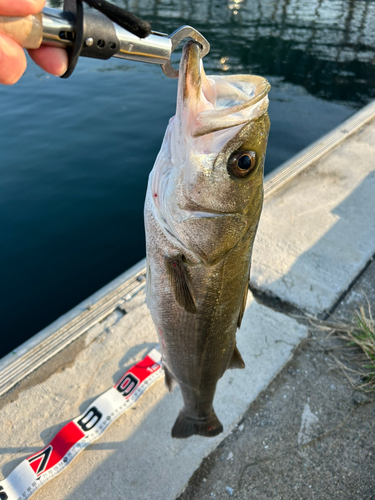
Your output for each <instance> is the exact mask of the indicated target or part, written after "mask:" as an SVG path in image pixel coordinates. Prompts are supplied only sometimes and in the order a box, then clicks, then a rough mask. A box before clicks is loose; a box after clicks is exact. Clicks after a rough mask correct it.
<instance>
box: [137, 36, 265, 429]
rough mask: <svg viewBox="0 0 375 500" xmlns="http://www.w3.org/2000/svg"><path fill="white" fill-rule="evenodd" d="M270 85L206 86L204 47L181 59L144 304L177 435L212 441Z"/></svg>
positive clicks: (149, 237) (255, 216)
mask: <svg viewBox="0 0 375 500" xmlns="http://www.w3.org/2000/svg"><path fill="white" fill-rule="evenodd" d="M269 88H270V87H269V84H268V82H267V81H266V80H265V79H263V78H261V77H257V76H252V75H245V76H244V75H239V76H230V77H219V76H217V77H207V76H206V75H205V73H204V70H203V65H202V61H201V58H200V48H199V45H198V44H197V43H195V42H188V43H187V44H186V45H185V47H184V50H183V54H182V58H181V63H180V73H179V84H178V96H177V109H176V115H175V116H174V117H173V118H172V119H171V120H170V123H169V125H168V128H167V130H166V133H165V137H164V140H163V144H162V147H161V150H160V153H159V155H158V157H157V159H156V162H155V165H154V168H153V170H152V172H151V174H150V178H149V183H148V189H147V194H146V201H145V229H146V246H147V286H146V295H147V305H148V307H149V309H150V312H151V316H152V319H153V321H154V323H155V326H156V329H157V332H158V336H159V339H160V345H161V351H162V356H163V366H164V370H165V379H166V384H167V386H168V388H169V389H170V390H171V389H172V387H173V385H174V384H175V383H177V384H178V385H179V387H180V389H181V393H182V397H183V401H184V406H183V408H182V410H181V412H180V414H179V416H178V418H177V420H176V423H175V425H174V427H173V429H172V436H173V437H178V438H186V437H189V436H191V435H194V434H198V435H201V436H207V437H210V436H215V435H217V434H218V433H220V432H221V431H222V430H223V428H222V425H221V423H220V421H219V419H218V418H217V416H216V414H215V411H214V409H213V400H214V395H215V390H216V385H217V382H218V380H219V379H220V377H222V375H223V374H224V372H225V370H226V369H227V368H243V367H244V362H243V360H242V358H241V355H240V353H239V352H238V350H237V348H236V331H237V328H238V326H239V325H240V323H241V319H242V315H243V312H244V307H245V303H246V296H247V290H248V282H249V273H250V261H251V252H252V246H253V242H254V238H255V234H256V230H257V226H258V222H259V217H260V213H261V209H262V201H263V165H264V159H265V153H266V146H267V138H268V131H269V119H268V114H267V107H268V98H267V93H268V91H269Z"/></svg>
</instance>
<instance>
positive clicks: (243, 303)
mask: <svg viewBox="0 0 375 500" xmlns="http://www.w3.org/2000/svg"><path fill="white" fill-rule="evenodd" d="M249 278H250V275H249ZM248 293H249V280H247V282H246V288H245V293H244V294H243V297H242V303H241V309H240V313H239V315H238V320H237V327H238V328H239V327H240V326H241V323H242V318H243V315H244V314H245V309H246V301H247V294H248Z"/></svg>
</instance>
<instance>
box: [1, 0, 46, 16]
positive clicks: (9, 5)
mask: <svg viewBox="0 0 375 500" xmlns="http://www.w3.org/2000/svg"><path fill="white" fill-rule="evenodd" d="M44 4H45V0H0V15H1V16H28V15H29V14H37V13H38V12H41V10H42V9H43V7H44Z"/></svg>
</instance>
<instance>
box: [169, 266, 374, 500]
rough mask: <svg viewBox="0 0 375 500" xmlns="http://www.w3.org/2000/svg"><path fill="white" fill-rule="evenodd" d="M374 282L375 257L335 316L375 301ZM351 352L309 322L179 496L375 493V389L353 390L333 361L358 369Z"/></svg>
mask: <svg viewBox="0 0 375 500" xmlns="http://www.w3.org/2000/svg"><path fill="white" fill-rule="evenodd" d="M374 284H375V262H374V261H373V262H372V263H371V264H370V265H369V266H368V267H367V268H366V269H365V271H364V272H363V273H362V274H361V275H360V276H359V277H358V279H357V281H356V282H355V283H354V285H353V286H352V288H351V289H350V290H349V291H348V293H347V294H346V296H345V297H344V298H343V299H342V300H341V302H340V303H339V305H338V306H337V307H336V308H335V310H334V311H333V312H332V315H331V318H330V319H332V318H336V319H340V320H341V321H342V319H345V320H348V321H350V320H351V319H352V318H353V316H354V314H355V311H356V310H358V308H359V307H361V306H363V307H365V308H367V301H368V302H369V303H370V305H371V304H375V287H374ZM365 296H366V298H365ZM353 354H354V352H352V351H348V348H347V345H346V344H345V343H344V341H342V340H338V339H337V338H335V337H334V336H329V337H328V338H327V332H326V331H322V330H320V329H316V328H314V327H311V329H310V332H309V336H308V338H307V339H306V340H304V341H303V342H302V343H301V344H300V345H299V346H298V347H297V349H296V351H295V354H294V356H293V358H292V359H291V361H290V362H289V363H288V364H287V365H286V366H285V367H284V368H283V370H282V371H281V372H280V373H279V375H278V376H277V377H276V378H275V379H274V381H273V382H272V383H271V384H270V385H269V386H268V388H267V389H266V390H265V391H264V392H262V393H261V394H260V395H259V397H258V398H257V399H256V400H255V401H254V402H253V403H252V404H251V405H250V407H249V409H248V411H247V413H246V414H245V416H244V418H243V419H242V421H241V422H239V424H238V426H237V427H236V428H235V430H234V431H233V432H232V433H231V434H230V435H229V436H228V437H227V438H226V439H225V440H224V441H223V442H222V443H221V444H220V445H219V446H218V448H217V449H215V450H214V451H213V452H212V453H211V454H210V455H209V456H207V457H206V458H205V459H204V460H203V462H202V464H201V466H200V467H199V468H198V469H197V470H196V472H195V473H194V474H193V476H192V477H191V479H190V481H189V483H188V484H187V486H186V489H185V491H184V492H183V493H182V494H181V495H180V496H179V497H178V500H195V499H196V500H203V499H212V498H215V499H229V498H232V499H241V500H242V499H248V500H305V499H306V500H307V499H309V500H313V499H314V500H315V499H316V500H326V499H327V500H328V499H330V500H332V499H340V500H373V499H375V440H374V436H375V393H373V394H371V393H366V394H365V393H363V392H361V391H358V390H355V388H353V386H352V385H351V383H350V382H349V380H348V378H347V377H346V376H345V374H344V373H343V371H342V370H341V369H340V368H339V367H338V365H337V364H336V363H335V362H334V361H333V359H332V355H334V356H335V357H336V358H337V359H339V360H340V361H341V362H342V363H344V364H346V365H348V366H349V367H352V368H353V367H354V365H352V364H351V358H352V356H353Z"/></svg>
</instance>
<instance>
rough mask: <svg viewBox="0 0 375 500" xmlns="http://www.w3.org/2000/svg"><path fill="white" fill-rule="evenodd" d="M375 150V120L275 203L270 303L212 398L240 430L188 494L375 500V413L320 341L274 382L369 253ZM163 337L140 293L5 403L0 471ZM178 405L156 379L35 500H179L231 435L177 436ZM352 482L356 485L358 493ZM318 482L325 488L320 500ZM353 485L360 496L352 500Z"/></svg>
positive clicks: (266, 275)
mask: <svg viewBox="0 0 375 500" xmlns="http://www.w3.org/2000/svg"><path fill="white" fill-rule="evenodd" d="M374 152H375V122H374V121H373V122H371V123H370V124H369V125H366V126H365V127H364V128H363V129H361V130H360V132H358V133H357V134H355V135H352V136H351V137H349V138H348V139H347V140H346V141H345V142H344V143H342V144H341V145H340V146H339V147H338V148H336V149H335V150H334V151H332V152H331V153H330V154H328V155H327V156H326V157H324V158H322V159H321V160H319V162H318V163H317V164H316V165H314V166H313V167H311V168H309V169H308V170H307V171H305V172H304V173H302V174H300V175H299V176H298V177H296V178H294V179H293V180H292V181H291V182H290V183H289V184H288V185H286V186H284V187H282V188H280V190H279V191H277V192H276V193H275V194H273V195H272V196H271V197H270V198H269V199H267V201H266V203H265V207H264V211H263V215H262V219H261V220H262V222H261V225H260V229H259V235H258V237H257V240H256V241H257V243H256V248H255V252H254V258H253V277H252V287H253V288H254V289H255V290H256V293H257V297H258V298H259V299H261V300H262V301H263V305H262V304H258V303H256V302H255V301H254V300H253V298H252V297H250V298H249V301H248V308H247V311H246V314H245V317H244V320H243V324H242V328H241V330H240V332H239V334H238V347H239V350H240V352H241V354H242V356H243V358H244V360H245V363H246V369H245V370H242V371H240V370H233V371H229V372H227V373H226V374H225V375H224V377H223V378H222V380H220V381H219V385H218V391H217V394H216V397H215V403H214V405H215V409H216V412H217V415H218V416H219V418H220V419H221V420H222V422H223V424H224V427H225V432H226V433H230V432H231V431H232V434H229V435H228V438H227V439H226V441H225V443H224V444H223V445H220V446H219V448H218V449H217V450H216V451H214V452H213V455H212V456H211V458H210V460H212V462H210V463H212V464H214V465H213V466H212V467H211V468H210V467H208V468H207V463H208V462H209V460H206V461H205V462H204V464H203V466H202V467H201V468H199V469H198V472H197V473H196V474H195V475H194V477H193V479H192V482H191V483H190V484H189V486H188V488H189V489H188V490H187V492H186V493H184V494H183V495H184V496H183V497H181V498H184V499H186V498H189V499H190V498H192V499H193V498H205V497H207V498H211V497H212V496H214V495H216V496H217V498H220V495H222V498H227V497H229V496H234V495H237V497H236V498H250V499H251V500H252V499H254V500H259V499H262V498H267V499H272V498H275V499H276V498H277V499H278V498H285V499H287V500H290V499H292V498H296V499H297V498H298V499H300V498H303V499H304V498H323V499H324V498H340V499H341V498H358V499H359V498H371V497H366V496H365V495H367V494H368V490H366V491H365V490H363V488H368V485H369V481H370V479H369V477H370V475H369V474H370V473H371V474H372V473H373V469H371V467H372V462H371V460H370V457H371V456H370V455H369V454H370V453H373V448H372V443H371V441H370V440H367V439H366V435H367V434H366V433H368V432H371V430H373V423H372V422H371V421H370V420H368V417H369V415H372V416H374V414H373V406H372V403H370V402H369V403H368V404H359V405H358V401H359V399H358V398H357V399H356V400H355V401H357V402H356V403H355V405H354V403H353V402H352V399H351V398H352V392H353V391H352V389H351V388H350V386H349V385H348V383H347V382H346V380H345V379H344V378H343V377H342V376H341V375H340V376H339V375H338V374H336V373H335V372H333V371H331V365H330V364H329V363H328V356H324V350H325V349H326V347H325V344H324V342H323V338H322V335H321V334H318V333H317V334H315V337H316V338H315V337H314V338H311V339H309V340H308V341H306V342H304V343H303V344H302V345H301V347H300V348H299V351H298V354H297V356H296V357H294V358H293V360H292V361H291V364H290V365H289V367H288V368H287V369H284V370H283V372H282V374H281V375H280V376H278V377H277V379H276V380H275V381H274V382H272V380H273V379H274V377H275V376H276V375H277V373H278V372H279V371H280V370H281V369H282V368H283V366H284V365H285V363H286V362H287V361H288V360H289V359H290V357H291V355H292V353H293V350H294V349H295V347H296V346H297V345H298V344H299V343H300V342H301V340H302V339H304V338H306V336H307V333H308V330H309V326H308V325H307V324H306V322H303V320H301V319H300V318H296V317H295V316H293V315H292V314H291V313H295V312H298V311H300V315H301V314H302V313H301V311H302V312H303V311H306V312H308V313H310V314H314V315H317V316H325V315H327V312H329V311H330V310H331V309H332V308H335V306H336V305H337V303H338V301H339V299H340V297H342V295H343V294H346V293H347V291H348V290H349V289H350V288H351V284H352V283H353V282H354V281H355V280H356V279H357V277H358V276H359V275H360V274H361V273H362V272H363V269H364V268H365V267H366V265H367V263H368V262H369V259H370V258H371V256H372V255H374V253H375V231H374V228H375V226H374V224H375V221H374V216H373V214H374V208H375V206H374V204H375V196H373V194H374V193H375V168H374V166H373V162H372V158H373V153H374ZM372 269H373V268H372V267H371V266H370V267H369V268H368V269H367V270H366V271H365V273H364V274H363V279H365V277H366V276H370V275H369V274H368V273H370V272H372ZM369 279H370V281H369V284H368V285H366V286H367V288H368V289H369V291H370V292H371V290H373V287H372V285H371V279H372V278H369ZM364 283H365V282H364V281H363V284H364ZM353 290H354V289H353ZM352 293H354V291H353V292H352ZM356 293H358V292H356ZM357 298H358V297H357ZM348 300H349V299H348ZM353 300H354V299H353ZM353 303H354V302H353ZM275 304H277V307H278V309H279V312H277V311H275V310H274V309H273V307H275ZM343 308H344V309H343V311H344V312H342V313H341V314H345V311H346V309H347V306H346V305H343ZM156 342H157V338H156V334H155V330H154V327H153V325H152V321H151V318H150V316H149V313H148V311H147V309H146V306H145V304H144V296H143V295H142V294H138V295H136V296H135V297H134V298H133V299H131V300H130V302H127V303H122V305H121V303H119V306H118V307H117V308H116V309H115V310H114V311H113V312H111V314H110V315H109V316H107V317H106V318H105V319H104V320H103V321H100V322H98V323H97V324H96V325H95V326H93V327H92V328H90V329H89V330H88V331H87V332H86V333H84V334H83V335H82V336H81V337H79V338H78V339H77V340H75V341H74V342H72V343H71V344H70V345H69V346H67V347H66V348H64V349H63V350H62V351H61V352H59V353H58V354H56V355H55V356H53V357H52V358H51V359H50V360H49V361H48V362H46V363H44V365H42V366H41V367H39V368H38V369H37V370H35V371H34V372H33V373H31V374H30V375H28V376H26V377H24V378H23V380H21V381H20V382H19V383H18V384H17V385H16V386H14V387H13V388H12V389H11V390H9V391H8V392H7V393H6V394H5V395H4V396H2V397H1V398H0V409H1V416H2V431H3V432H2V435H1V443H0V446H1V448H0V472H1V475H2V476H3V477H5V476H7V475H8V474H9V473H10V472H11V471H12V470H13V469H14V467H16V465H17V464H18V463H19V462H20V461H22V460H23V459H24V458H26V457H27V456H28V455H30V454H31V453H33V452H35V451H37V450H39V449H41V448H42V447H43V445H44V444H45V443H47V442H49V441H50V440H51V438H52V437H53V436H54V435H55V434H56V432H58V430H59V429H60V428H61V427H62V426H63V425H64V424H65V423H66V422H67V421H68V420H71V419H72V418H73V417H75V416H76V415H78V414H79V413H81V412H82V411H83V410H84V408H85V407H87V405H88V404H89V403H90V402H91V401H92V400H93V399H94V398H95V397H97V396H98V395H99V394H100V393H102V392H103V391H105V390H106V389H107V388H108V387H110V386H111V384H113V383H114V382H115V381H117V379H118V378H119V377H120V375H122V373H124V372H125V371H126V369H127V368H128V367H129V366H130V365H133V364H134V363H135V362H137V361H138V360H139V359H140V358H141V357H143V356H144V355H145V354H146V353H147V352H148V351H149V350H151V348H153V347H154V346H155V344H156ZM327 348H330V347H329V346H328V347H327ZM326 357H327V361H326ZM289 368H291V371H290V372H289V371H288V369H289ZM297 370H298V371H297ZM271 382H272V384H271V386H270V387H269V388H268V389H266V388H267V386H268V384H270V383H271ZM263 390H264V391H266V392H264V393H263V394H262V395H261V396H260V397H258V398H257V396H258V394H259V393H260V392H261V391H263ZM252 402H254V403H253V404H252V405H251V407H250V409H249V405H250V404H251V403H252ZM180 407H181V396H180V393H179V391H178V389H177V390H175V392H174V393H173V394H172V395H170V394H167V393H166V390H165V388H164V384H163V382H162V381H159V382H156V384H155V385H154V386H153V388H152V389H151V390H150V391H148V392H147V393H146V394H145V395H144V396H143V397H142V399H141V400H140V401H139V402H138V403H137V405H136V406H135V407H133V409H132V410H130V411H129V412H128V413H127V414H126V415H124V416H122V417H120V418H119V419H118V420H117V421H116V422H115V423H114V424H113V425H112V426H111V427H110V428H109V430H108V431H107V432H106V433H105V434H104V435H103V436H102V437H101V438H100V439H99V440H98V441H97V442H96V443H95V444H94V445H92V446H90V447H89V448H87V449H86V450H85V451H84V452H83V453H82V454H81V455H80V456H79V457H78V458H77V459H76V460H75V461H74V462H73V464H72V465H71V466H70V467H69V468H68V469H67V470H66V471H64V472H63V473H62V474H61V475H60V476H59V477H57V478H55V479H54V480H52V481H51V482H49V483H48V484H46V485H45V486H44V487H43V488H42V489H41V490H39V491H38V492H37V493H36V494H35V496H34V497H33V498H35V499H50V498H54V499H56V500H58V499H66V498H69V499H70V500H81V499H82V500H83V499H87V498H100V497H105V498H111V499H127V498H129V499H132V500H137V499H142V500H143V499H144V498H147V497H148V496H150V497H152V498H154V499H163V500H169V499H170V500H172V499H174V498H175V497H176V495H178V494H179V492H180V491H181V490H183V488H184V487H185V485H186V482H187V481H188V480H189V478H190V476H191V475H192V474H193V472H194V470H195V469H196V468H197V467H198V466H199V464H200V462H201V460H202V458H203V457H204V456H206V455H207V454H209V453H210V452H211V451H212V450H213V449H214V448H215V446H217V445H218V444H219V443H220V442H221V440H222V439H223V437H225V435H220V436H218V437H217V438H215V439H212V440H209V439H205V438H199V437H193V438H190V439H188V440H172V439H171V437H170V430H171V428H172V425H173V423H174V420H175V418H176V416H177V414H178V411H179V409H180ZM351 408H355V409H354V410H353V411H351ZM246 412H247V413H246ZM371 412H372V413H371ZM245 413H246V416H245V421H244V423H243V424H241V425H240V426H239V427H238V428H237V429H236V428H235V425H236V424H238V422H239V420H241V419H242V418H243V415H244V414H245ZM363 419H365V420H364V422H365V423H364V424H363V423H361V422H362V420H363ZM242 426H243V427H242ZM366 426H367V429H366ZM344 430H345V432H344ZM356 432H357V433H358V436H359V437H358V440H357V438H356ZM320 436H321V437H320ZM343 436H345V440H344V437H343ZM346 437H348V439H346ZM352 438H353V440H352ZM227 443H229V444H230V446H229V447H227V448H225V447H226V446H227ZM344 443H345V446H344ZM348 443H350V446H351V448H350V449H351V452H350V453H349V452H348V453H347V452H346V447H347V446H348ZM319 446H321V447H322V448H319ZM310 447H311V450H314V453H315V454H314V453H313V451H311V453H310ZM221 449H225V453H224V455H223V454H220V453H221V452H220V450H221ZM320 449H321V450H322V451H321V452H320V451H319V450H320ZM363 450H364V451H363ZM318 452H319V453H320V454H319V453H318ZM306 453H307V455H306ZM221 458H222V460H221ZM227 459H228V460H227ZM232 459H233V461H232ZM128 464H131V467H129V466H128ZM332 464H335V465H334V466H333V465H332ZM233 465H234V466H233ZM202 471H203V472H202ZM206 471H208V472H209V473H210V474H211V473H212V476H210V478H208V476H207V474H208V472H206ZM336 471H337V474H336ZM360 472H362V474H363V478H364V485H360V483H359V479H360ZM200 474H204V475H203V476H202V475H200ZM225 474H227V475H225ZM350 474H351V475H352V476H350ZM206 476H207V477H206ZM344 476H345V478H344ZM348 477H349V479H348ZM350 477H352V478H354V483H353V484H355V485H356V486H355V488H357V489H353V488H354V486H353V487H352V486H350V485H352V482H351V480H350ZM197 478H198V479H197ZM199 478H201V479H199ZM203 479H206V481H203ZM211 479H212V480H211ZM206 483H209V484H206ZM310 483H311V484H310ZM317 484H320V485H321V486H320V490H316V491H318V492H319V493H314V495H315V496H312V493H311V492H313V491H315V489H316V488H317V487H316V485H317ZM310 486H311V488H310ZM349 486H350V488H351V489H349V490H348V491H350V494H351V495H352V496H347V497H345V496H344V495H345V494H346V493H345V488H349ZM227 487H228V488H229V489H227ZM231 488H233V492H232V490H231ZM314 488H315V489H314ZM361 488H362V490H363V491H362V490H361ZM357 491H359V493H357ZM364 491H365V492H364ZM211 493H212V494H213V495H211ZM369 494H370V493H369ZM194 495H195V496H194ZM207 495H208V496H207ZM225 495H226V496H225ZM241 495H242V496H241ZM262 495H263V496H262ZM293 495H294V496H293ZM319 495H321V496H319ZM335 495H336V496H335ZM353 495H357V497H356V496H353ZM358 495H362V497H361V496H358Z"/></svg>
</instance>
